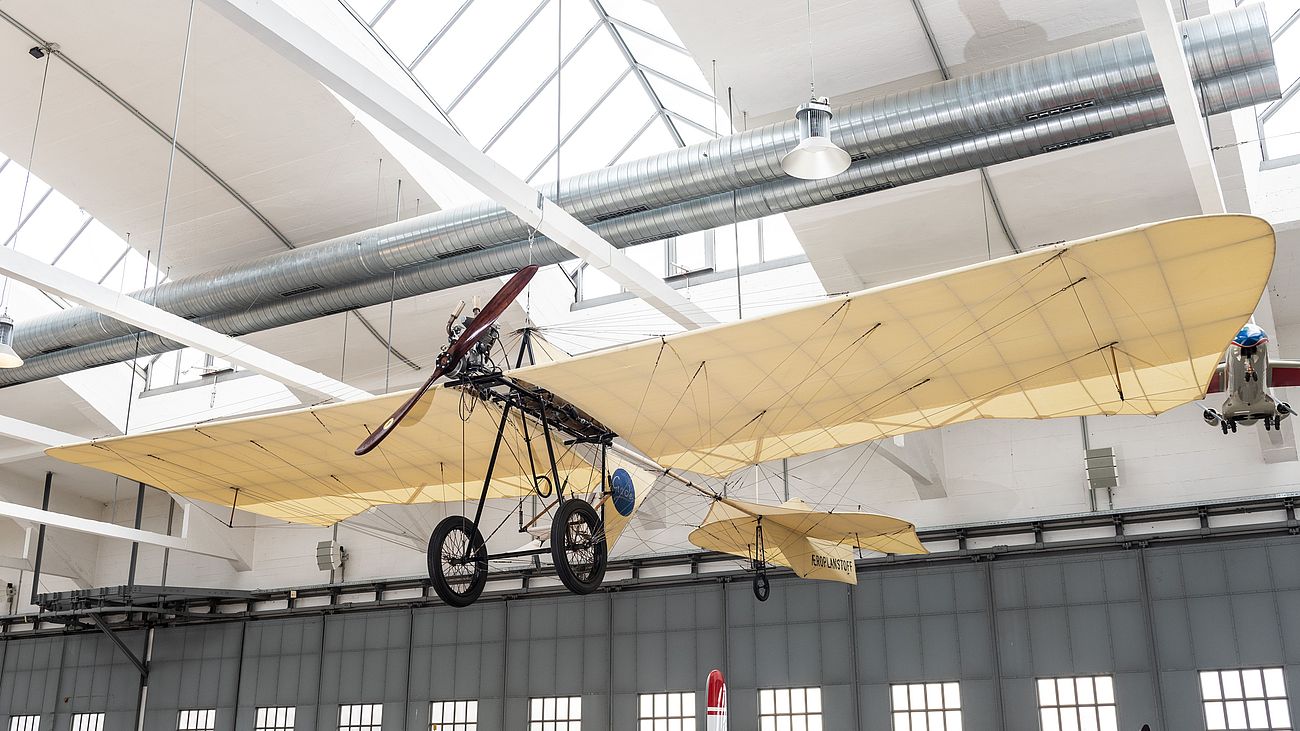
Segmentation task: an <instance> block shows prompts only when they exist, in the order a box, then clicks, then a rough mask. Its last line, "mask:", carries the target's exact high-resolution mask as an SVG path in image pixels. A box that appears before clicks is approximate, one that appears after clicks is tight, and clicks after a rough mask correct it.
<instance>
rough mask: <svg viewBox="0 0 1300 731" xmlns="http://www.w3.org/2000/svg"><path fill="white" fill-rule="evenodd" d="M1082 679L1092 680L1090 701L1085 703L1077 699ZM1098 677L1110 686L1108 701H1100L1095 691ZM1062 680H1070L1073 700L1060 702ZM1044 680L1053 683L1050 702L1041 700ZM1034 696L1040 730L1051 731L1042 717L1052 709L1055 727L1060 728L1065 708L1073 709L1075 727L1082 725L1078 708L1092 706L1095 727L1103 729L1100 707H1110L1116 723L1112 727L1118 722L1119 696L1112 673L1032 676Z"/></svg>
mask: <svg viewBox="0 0 1300 731" xmlns="http://www.w3.org/2000/svg"><path fill="white" fill-rule="evenodd" d="M1084 679H1087V680H1091V681H1092V691H1091V693H1092V701H1090V702H1086V703H1084V702H1080V701H1079V696H1078V689H1079V681H1080V680H1084ZM1100 679H1105V680H1106V681H1107V683H1108V684H1109V686H1110V700H1109V701H1106V702H1102V701H1101V700H1100V697H1099V694H1098V692H1097V691H1098V685H1097V681H1098V680H1100ZM1063 680H1068V681H1071V683H1070V685H1071V690H1070V693H1071V695H1072V697H1073V701H1071V702H1068V703H1062V702H1061V695H1060V694H1061V681H1063ZM1044 681H1051V682H1052V684H1053V685H1052V702H1051V703H1044V702H1043V700H1044V699H1043V682H1044ZM1034 697H1035V700H1036V701H1037V702H1038V727H1039V728H1040V729H1042V731H1052V730H1051V729H1049V728H1048V727H1047V726H1046V724H1044V723H1043V719H1044V718H1045V716H1046V713H1045V712H1046V711H1048V710H1054V711H1056V729H1061V728H1062V727H1063V725H1062V724H1061V718H1062V715H1061V714H1062V713H1064V712H1066V711H1067V710H1072V711H1074V716H1075V719H1076V722H1075V727H1076V728H1080V727H1081V726H1082V725H1081V723H1080V720H1081V719H1082V715H1081V711H1080V709H1083V708H1092V709H1094V710H1095V712H1096V714H1097V728H1099V729H1104V726H1103V724H1104V721H1103V720H1102V709H1104V708H1109V709H1111V712H1112V713H1113V714H1114V720H1115V724H1116V725H1115V726H1114V728H1118V724H1119V696H1118V694H1116V692H1115V676H1114V675H1113V674H1111V673H1098V674H1095V675H1053V676H1047V677H1035V678H1034Z"/></svg>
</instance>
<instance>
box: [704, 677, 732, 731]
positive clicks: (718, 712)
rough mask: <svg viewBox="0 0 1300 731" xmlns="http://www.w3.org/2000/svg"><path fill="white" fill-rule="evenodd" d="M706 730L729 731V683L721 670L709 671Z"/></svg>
mask: <svg viewBox="0 0 1300 731" xmlns="http://www.w3.org/2000/svg"><path fill="white" fill-rule="evenodd" d="M706 718H707V720H706V721H705V724H704V728H705V731H727V683H726V681H724V680H723V679H722V671H721V670H710V671H709V684H708V706H707V710H706Z"/></svg>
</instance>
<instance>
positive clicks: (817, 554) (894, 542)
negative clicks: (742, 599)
mask: <svg viewBox="0 0 1300 731" xmlns="http://www.w3.org/2000/svg"><path fill="white" fill-rule="evenodd" d="M760 525H761V526H762V529H763V533H762V535H763V551H762V558H763V559H764V560H765V561H766V562H767V563H771V564H776V565H778V566H785V567H787V568H789V569H791V570H793V571H794V572H795V574H796V575H798V576H799V577H800V578H804V579H827V580H830V581H841V582H844V583H847V584H856V583H857V582H858V578H857V571H856V569H855V567H854V563H853V549H854V548H862V549H866V550H871V551H880V552H882V553H901V554H920V553H927V551H926V550H925V547H924V546H922V545H921V541H920V539H919V538H917V536H916V527H915V526H913V525H912V524H911V523H909V522H907V521H905V520H901V519H899V518H892V517H890V516H888V515H877V514H874V513H831V512H824V511H817V510H812V509H810V508H809V507H808V505H807V504H805V503H804V502H803V501H802V500H798V499H795V500H790V501H787V502H785V503H783V504H781V505H764V504H762V503H751V502H746V501H743V500H733V499H730V498H722V499H718V500H715V501H714V502H713V505H712V506H711V507H710V508H709V514H708V516H706V517H705V519H704V522H703V523H701V524H700V527H699V528H696V529H695V530H693V531H691V534H690V536H689V539H690V541H691V543H693V544H695V545H696V546H699V547H700V548H703V549H706V550H710V551H720V552H722V553H729V554H731V555H733V556H739V557H741V558H750V559H753V558H756V557H758V528H759V526H760Z"/></svg>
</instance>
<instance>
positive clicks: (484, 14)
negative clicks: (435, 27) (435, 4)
mask: <svg viewBox="0 0 1300 731" xmlns="http://www.w3.org/2000/svg"><path fill="white" fill-rule="evenodd" d="M542 1H543V2H545V1H546V0H542ZM540 4H541V3H539V2H538V1H537V0H474V2H472V3H471V4H470V6H469V7H468V8H466V9H465V12H463V13H461V14H460V16H459V17H458V18H456V20H455V22H454V23H452V24H451V26H450V27H449V28H448V29H447V33H446V34H445V35H444V36H443V37H442V38H441V39H440V40H439V41H438V42H437V43H436V44H434V46H433V48H432V49H430V51H429V53H428V54H427V55H425V57H424V58H423V59H421V60H420V63H419V64H418V65H416V67H415V75H416V77H417V78H419V79H420V81H421V83H423V84H424V86H425V88H426V89H428V90H429V93H430V94H432V95H433V98H434V99H437V100H438V102H439V103H441V104H447V103H450V102H451V100H453V99H455V98H456V96H457V95H459V94H460V93H461V91H462V90H464V89H465V87H466V86H467V85H468V84H469V82H470V81H471V80H472V79H473V78H474V76H475V75H476V74H478V72H479V71H480V70H482V69H483V67H484V66H486V65H487V63H488V61H490V60H491V59H492V57H493V56H494V55H496V53H497V51H498V50H499V49H500V48H501V47H502V46H504V45H505V44H506V42H507V41H509V40H510V37H511V36H512V35H514V33H515V31H516V30H518V29H519V26H520V24H521V23H523V22H524V20H525V19H526V18H527V17H528V16H529V15H530V14H531V13H532V12H533V11H534V10H536V9H537V7H538V5H540ZM435 32H436V31H435ZM429 35H430V37H432V36H433V33H430V34H429Z"/></svg>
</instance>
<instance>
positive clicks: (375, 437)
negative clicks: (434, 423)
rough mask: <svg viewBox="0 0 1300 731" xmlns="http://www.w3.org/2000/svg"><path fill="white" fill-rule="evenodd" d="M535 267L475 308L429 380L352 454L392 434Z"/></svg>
mask: <svg viewBox="0 0 1300 731" xmlns="http://www.w3.org/2000/svg"><path fill="white" fill-rule="evenodd" d="M537 268H538V267H537V265H536V264H529V265H528V266H526V267H524V268H523V269H520V270H519V271H517V272H515V275H514V276H513V277H511V278H510V281H508V282H506V283H505V285H504V286H503V287H501V289H499V290H497V293H496V294H494V295H492V299H490V300H488V303H487V304H486V305H484V306H483V308H482V309H481V310H479V313H478V314H477V315H475V316H474V319H473V320H470V321H469V325H467V326H466V327H465V332H463V333H461V335H460V337H459V338H457V339H456V342H455V343H453V344H452V346H451V348H450V349H449V350H448V351H447V353H446V355H445V357H442V358H439V359H438V367H437V368H435V369H434V370H433V373H432V374H431V375H430V376H429V379H428V380H426V381H425V382H424V385H423V386H420V388H419V389H418V390H416V392H415V393H413V394H411V397H410V398H409V399H407V400H406V402H405V403H403V404H402V405H401V406H399V407H398V408H397V411H394V412H393V415H392V416H390V417H388V420H387V421H385V422H384V423H383V424H381V425H380V427H379V428H378V429H376V430H374V431H373V432H371V433H370V436H368V437H366V438H365V440H363V441H362V442H361V444H360V445H358V446H357V448H356V450H355V451H354V452H353V453H354V454H356V455H357V456H358V457H360V456H362V455H364V454H367V453H369V452H370V450H372V449H374V448H375V447H378V446H379V443H380V442H382V441H384V439H386V438H387V437H388V435H389V434H391V433H392V431H393V429H396V428H397V425H398V424H401V423H402V420H403V419H405V418H406V417H407V415H408V414H410V413H411V410H412V409H414V408H415V406H416V404H417V403H419V401H420V399H421V398H422V397H423V396H424V395H425V394H426V393H428V391H429V389H431V388H433V383H434V381H437V380H438V379H439V378H442V377H443V375H445V374H447V373H448V372H450V371H452V370H455V368H456V366H457V365H458V364H459V363H460V361H461V359H462V358H464V357H465V354H466V353H468V352H469V351H470V349H471V348H473V347H474V346H475V345H477V344H478V341H479V340H481V339H482V338H483V336H484V335H485V334H486V333H487V331H488V328H489V327H491V326H492V323H494V322H496V319H497V318H498V317H500V316H501V314H502V313H504V312H505V311H506V308H508V307H509V306H510V303H511V302H514V301H515V298H516V297H518V296H519V293H520V292H522V291H524V287H527V286H528V283H529V282H530V281H532V278H533V275H535V274H537ZM421 415H423V411H422V412H421Z"/></svg>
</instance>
